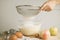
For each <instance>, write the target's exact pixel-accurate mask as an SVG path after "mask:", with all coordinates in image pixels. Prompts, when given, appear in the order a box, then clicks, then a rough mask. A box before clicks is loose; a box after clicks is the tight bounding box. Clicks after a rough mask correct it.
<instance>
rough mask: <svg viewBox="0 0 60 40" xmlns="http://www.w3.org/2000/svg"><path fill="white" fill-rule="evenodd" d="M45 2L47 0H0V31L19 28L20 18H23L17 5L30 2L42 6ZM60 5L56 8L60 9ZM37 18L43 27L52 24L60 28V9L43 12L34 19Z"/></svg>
mask: <svg viewBox="0 0 60 40" xmlns="http://www.w3.org/2000/svg"><path fill="white" fill-rule="evenodd" d="M44 2H45V0H0V32H1V31H5V30H9V29H10V28H14V29H18V28H19V27H18V25H19V24H20V22H19V20H22V19H23V18H22V16H21V15H19V14H18V13H17V11H16V5H22V4H30V5H38V6H39V5H40V6H41V5H42V4H43V3H44ZM59 7H60V6H59V5H58V6H56V9H59ZM36 19H37V20H39V21H41V23H42V25H41V26H42V28H43V27H44V28H49V27H50V26H56V27H58V28H60V10H53V11H51V12H49V13H46V12H45V13H44V12H42V14H41V15H40V16H37V17H36V18H35V19H34V20H35V21H36Z"/></svg>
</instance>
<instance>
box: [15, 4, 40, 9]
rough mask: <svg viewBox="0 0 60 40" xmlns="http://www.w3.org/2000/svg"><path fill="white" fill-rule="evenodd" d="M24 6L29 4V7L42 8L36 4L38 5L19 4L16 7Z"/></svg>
mask: <svg viewBox="0 0 60 40" xmlns="http://www.w3.org/2000/svg"><path fill="white" fill-rule="evenodd" d="M23 6H27V7H37V9H39V8H40V6H36V5H18V6H16V8H19V7H23Z"/></svg>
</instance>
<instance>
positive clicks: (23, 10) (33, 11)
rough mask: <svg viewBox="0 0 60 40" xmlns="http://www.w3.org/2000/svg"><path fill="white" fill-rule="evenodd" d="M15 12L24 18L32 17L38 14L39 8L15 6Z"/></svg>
mask: <svg viewBox="0 0 60 40" xmlns="http://www.w3.org/2000/svg"><path fill="white" fill-rule="evenodd" d="M16 8H17V12H18V13H19V14H21V15H23V16H26V17H32V16H35V15H38V14H39V11H40V10H39V8H40V7H39V6H33V5H19V6H16Z"/></svg>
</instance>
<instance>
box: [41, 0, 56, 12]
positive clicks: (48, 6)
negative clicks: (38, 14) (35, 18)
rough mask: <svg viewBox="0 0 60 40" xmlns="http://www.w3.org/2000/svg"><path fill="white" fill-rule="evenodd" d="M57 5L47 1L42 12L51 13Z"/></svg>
mask: <svg viewBox="0 0 60 40" xmlns="http://www.w3.org/2000/svg"><path fill="white" fill-rule="evenodd" d="M55 5H56V2H55V1H47V2H45V3H44V4H43V5H42V6H41V8H40V10H42V11H47V12H49V11H51V10H53V9H54V7H55Z"/></svg>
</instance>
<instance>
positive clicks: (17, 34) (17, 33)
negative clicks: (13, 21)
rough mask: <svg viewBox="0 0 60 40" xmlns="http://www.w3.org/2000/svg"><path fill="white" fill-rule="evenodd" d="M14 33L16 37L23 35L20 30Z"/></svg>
mask: <svg viewBox="0 0 60 40" xmlns="http://www.w3.org/2000/svg"><path fill="white" fill-rule="evenodd" d="M15 35H16V36H17V37H18V38H22V37H23V34H22V33H21V32H16V33H15Z"/></svg>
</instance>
